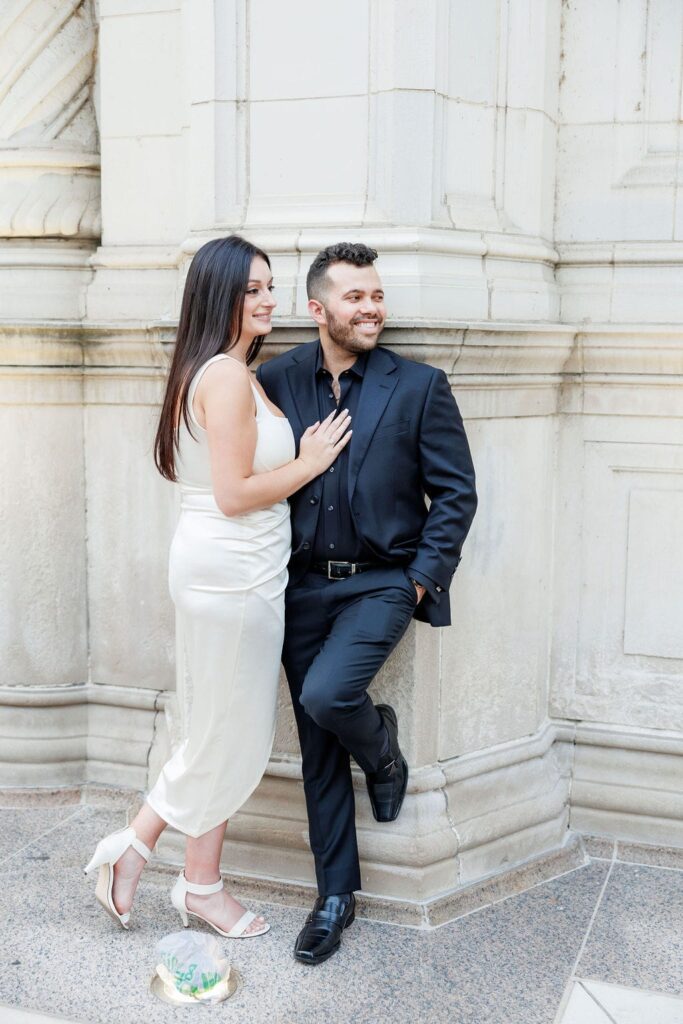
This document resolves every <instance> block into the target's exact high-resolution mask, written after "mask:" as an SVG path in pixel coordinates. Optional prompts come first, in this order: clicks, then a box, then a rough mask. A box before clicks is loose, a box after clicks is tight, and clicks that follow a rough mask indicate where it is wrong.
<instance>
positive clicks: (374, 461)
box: [258, 242, 476, 964]
mask: <svg viewBox="0 0 683 1024" xmlns="http://www.w3.org/2000/svg"><path fill="white" fill-rule="evenodd" d="M376 259H377V253H376V252H375V250H374V249H369V248H368V247H367V246H365V245H360V244H351V243H345V242H341V243H339V244H337V245H331V246H329V247H328V248H327V249H323V251H322V252H320V253H319V254H318V256H316V258H315V260H314V261H313V263H312V265H311V268H310V270H309V272H308V278H307V282H306V284H307V290H308V297H309V303H308V309H309V312H310V314H311V316H312V317H313V319H314V320H315V322H316V324H317V325H318V327H319V329H320V340H319V341H314V342H312V343H310V344H306V345H300V346H298V347H296V348H295V349H293V350H292V351H290V352H288V353H286V354H285V355H282V356H278V357H277V358H275V359H272V360H270V361H269V362H268V363H266V364H264V365H263V366H262V367H261V369H260V370H259V374H258V376H259V380H260V381H261V383H262V384H263V386H264V388H265V390H266V392H267V394H268V396H269V398H271V399H272V401H273V402H274V403H275V404H277V405H278V406H279V408H280V409H282V411H283V412H284V413H285V415H286V416H287V417H288V419H289V421H290V423H291V424H292V428H293V430H294V433H295V436H296V437H297V438H300V437H301V434H302V433H303V431H304V429H305V428H306V427H307V426H309V425H310V424H311V423H314V422H315V421H316V420H321V421H322V420H323V419H324V418H325V417H326V416H327V415H328V414H329V413H330V412H331V411H332V410H334V409H335V408H339V409H340V410H342V409H348V410H349V412H350V413H351V416H352V420H351V426H352V429H353V436H352V439H351V442H350V444H349V445H347V446H346V447H345V448H344V450H343V451H342V453H341V454H340V456H339V458H338V459H337V461H336V462H335V463H334V465H332V466H331V467H330V469H329V470H328V471H327V472H326V473H324V474H323V475H322V476H321V477H318V478H317V479H315V480H313V481H312V482H311V483H310V484H309V485H308V486H306V487H304V488H303V489H302V490H301V491H299V492H298V493H297V494H295V495H294V496H293V497H292V499H291V507H292V534H293V537H292V558H291V562H290V565H289V573H290V575H289V586H288V588H287V594H286V619H285V644H284V651H283V656H282V661H283V665H284V667H285V671H286V673H287V680H288V682H289V687H290V690H291V694H292V702H293V705H294V712H295V715H296V721H297V726H298V730H299V739H300V742H301V752H302V761H303V776H304V790H305V793H306V804H307V809H308V820H309V834H310V841H311V848H312V850H313V855H314V857H315V868H316V877H317V880H318V890H319V893H320V895H319V898H318V899H317V900H316V903H315V906H314V908H313V911H312V913H311V914H310V915H309V916H308V918H307V921H306V924H305V926H304V928H303V930H302V932H301V933H300V935H299V936H298V938H297V940H296V944H295V947H294V956H295V957H296V959H298V960H300V961H302V962H303V963H308V964H317V963H322V961H323V960H326V959H327V958H328V957H330V956H331V955H332V954H333V953H334V952H335V951H336V950H337V949H338V948H339V945H340V942H341V936H342V932H343V930H344V928H346V927H348V925H350V924H351V922H352V921H353V918H354V908H355V899H354V891H355V890H356V889H360V887H361V881H360V868H359V862H358V848H357V844H356V829H355V809H354V797H353V788H352V783H351V769H350V764H349V755H351V756H352V757H353V758H354V760H355V761H356V763H357V764H358V765H359V766H360V768H361V769H362V770H363V771H364V772H365V776H366V780H367V788H368V795H369V797H370V802H371V805H372V810H373V813H374V816H375V818H376V819H377V821H393V820H394V819H395V818H396V817H397V816H398V813H399V811H400V809H401V805H402V803H403V798H404V796H405V792H406V786H407V782H408V765H407V764H406V761H405V759H404V758H403V756H402V754H401V750H400V747H399V743H398V726H397V720H396V714H395V712H394V710H393V708H392V707H391V706H390V705H388V704H378V705H377V706H375V705H374V704H373V703H372V701H371V700H370V698H369V697H368V694H367V689H368V686H369V685H370V683H371V682H372V679H373V677H374V676H375V675H376V673H377V672H378V671H379V669H380V668H381V667H382V665H383V664H384V662H385V661H386V659H387V658H388V656H389V654H390V653H391V651H392V650H393V649H394V647H395V646H396V644H397V643H398V641H399V640H400V639H401V637H402V636H403V634H404V633H405V631H406V629H407V627H408V624H409V622H410V619H411V618H412V617H415V618H417V619H420V620H422V621H424V622H430V623H431V624H432V625H433V626H447V625H449V623H450V607H449V598H448V589H449V586H450V582H451V578H452V576H453V573H454V572H455V569H456V566H457V564H458V562H459V561H460V550H461V547H462V544H463V541H464V540H465V537H466V535H467V531H468V530H469V527H470V524H471V522H472V518H473V516H474V512H475V509H476V494H475V489H474V469H473V466H472V460H471V457H470V452H469V447H468V444H467V438H466V436H465V431H464V429H463V425H462V420H461V418H460V413H459V412H458V408H457V406H456V403H455V400H454V399H453V396H452V394H451V390H450V387H449V385H448V380H447V378H446V375H445V374H444V373H443V371H442V370H437V369H435V368H434V367H431V366H427V365H425V364H423V363H415V362H412V361H410V360H408V359H403V358H402V357H400V356H397V355H395V354H394V353H392V352H390V351H389V350H388V349H384V348H378V347H377V342H378V340H379V336H380V334H381V332H382V329H383V327H384V322H385V318H386V310H385V306H384V292H383V290H382V283H381V281H380V278H379V275H378V274H377V271H376V270H375V267H374V265H373V264H374V261H375V260H376ZM425 495H426V496H427V497H428V498H429V499H430V505H429V509H427V506H426V503H425Z"/></svg>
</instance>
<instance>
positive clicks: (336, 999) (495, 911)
mask: <svg viewBox="0 0 683 1024" xmlns="http://www.w3.org/2000/svg"><path fill="white" fill-rule="evenodd" d="M4 802H5V804H11V803H12V800H11V799H10V800H7V799H6V800H5V801H4ZM18 803H20V804H21V805H20V806H16V807H12V806H5V807H3V808H0V865H1V867H2V878H3V885H2V888H1V889H0V921H1V922H2V927H1V929H0V1024H47V1022H48V1021H54V1020H55V1019H57V1020H59V1019H63V1020H68V1021H71V1022H78V1024H167V1022H174V1021H176V1020H178V1019H184V1016H185V1015H186V1014H189V1013H198V1014H200V1015H202V1017H203V1018H206V1019H207V1021H212V1020H217V1019H219V1018H220V1019H221V1020H222V1019H227V1018H230V1019H231V1020H234V1021H239V1022H240V1024H263V1022H266V1021H267V1022H269V1024H309V1022H310V1024H313V1022H315V1024H318V1022H319V1021H321V1020H325V1021H329V1022H330V1024H346V1022H349V1024H384V1022H391V1024H408V1022H410V1024H415V1022H416V1021H425V1022H429V1024H441V1022H444V1024H446V1022H448V1024H455V1022H457V1024H641V1022H643V1021H647V1022H648V1024H683V998H681V997H683V853H682V854H681V855H680V856H679V855H678V854H677V853H676V852H667V851H664V850H657V849H656V848H654V847H651V848H642V847H637V846H628V845H627V844H620V845H619V847H617V848H615V847H614V844H612V843H611V842H605V841H602V840H589V841H587V850H588V853H589V854H590V858H591V859H590V862H589V863H587V864H586V865H584V866H583V867H580V868H577V869H575V870H573V871H570V872H568V873H567V874H564V875H561V876H559V877H557V878H554V879H551V880H550V881H546V882H543V883H541V884H539V885H536V886H535V887H533V888H531V889H529V890H527V891H526V892H523V893H521V894H519V895H516V896H511V897H509V898H508V899H504V900H501V901H500V902H498V903H495V904H494V905H493V906H489V907H486V908H484V909H482V910H479V911H477V912H474V913H471V914H469V915H468V916H466V917H461V918H459V919H458V920H456V921H454V922H452V923H450V924H445V925H443V926H441V927H439V928H434V929H431V930H427V929H417V928H412V927H405V926H399V925H391V924H383V923H379V922H377V921H372V920H363V919H357V920H356V922H355V923H354V925H353V926H352V927H351V928H350V929H349V931H348V932H347V933H346V936H345V939H344V944H343V948H342V950H341V952H340V953H338V954H337V955H336V956H334V957H333V958H332V959H331V960H329V961H328V962H327V963H326V964H324V965H321V966H320V967H317V968H307V967H305V966H303V965H301V964H298V963H296V962H295V961H294V960H293V959H292V957H291V947H292V943H293V941H294V938H295V936H296V934H297V932H298V930H299V928H300V927H301V924H302V921H303V917H304V909H303V908H298V907H292V906H281V905H276V904H259V905H256V904H254V903H253V902H251V901H245V902H246V903H247V905H248V906H250V909H254V910H256V909H258V910H263V911H264V912H265V913H266V914H267V916H268V918H269V920H270V922H271V925H272V928H271V931H270V932H269V933H268V935H266V936H264V937H262V938H258V939H254V940H249V941H244V942H232V943H230V942H227V941H226V943H225V945H226V947H227V948H228V949H229V951H230V953H231V954H232V957H233V963H234V966H235V967H236V968H237V969H238V970H239V972H240V974H241V975H242V977H243V984H242V986H241V987H240V989H239V990H238V992H237V994H236V995H235V996H234V997H233V998H232V999H230V1000H229V1001H228V1002H226V1003H223V1004H221V1005H219V1006H217V1007H214V1008H209V1007H202V1008H201V1010H199V1009H195V1008H190V1010H189V1011H188V1010H185V1009H184V1008H182V1009H177V1008H173V1007H170V1006H168V1005H166V1004H163V1003H161V1002H158V1001H157V1000H156V999H155V998H154V997H153V996H152V995H151V994H150V993H149V991H148V987H149V982H150V978H151V976H152V972H153V968H154V963H155V957H154V947H155V944H156V942H157V940H158V939H159V938H160V937H161V936H162V935H164V934H166V933H168V932H172V931H176V930H177V929H178V926H179V919H178V918H177V915H176V914H175V911H173V909H172V908H171V906H170V904H169V901H168V879H166V878H164V877H163V876H160V875H156V876H155V875H154V874H153V873H150V875H149V876H148V877H147V878H145V879H144V880H143V882H142V884H141V887H140V890H139V895H138V899H137V901H136V905H135V910H134V915H133V917H132V920H131V929H130V931H129V932H123V931H122V930H120V929H118V928H116V927H115V925H114V923H113V922H112V921H111V919H110V918H109V917H107V916H106V915H105V914H104V913H103V912H102V911H101V909H100V908H99V907H98V906H97V904H96V903H95V902H94V899H93V889H94V882H93V880H92V879H86V878H84V876H83V874H82V872H81V870H80V869H81V866H82V864H83V863H84V861H85V860H87V858H88V857H89V855H90V853H91V851H92V849H93V847H94V845H95V843H96V841H97V839H98V838H100V837H101V836H102V835H104V834H105V833H106V832H110V831H113V830H114V829H116V828H120V827H122V826H123V825H124V824H125V814H126V812H125V811H124V810H122V809H117V808H116V807H115V806H108V807H107V806H92V805H91V804H88V805H86V804H73V803H72V804H68V803H65V804H63V805H61V806H60V805H57V804H55V803H50V802H49V801H46V800H45V799H41V800H40V801H38V805H37V806H36V805H34V803H32V801H31V799H30V798H26V797H25V796H24V797H22V799H21V800H20V801H18Z"/></svg>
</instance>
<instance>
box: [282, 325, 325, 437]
mask: <svg viewBox="0 0 683 1024" xmlns="http://www.w3.org/2000/svg"><path fill="white" fill-rule="evenodd" d="M317 354H318V344H317V342H313V343H311V344H309V345H303V346H302V347H301V350H300V351H298V350H297V351H296V352H295V353H294V362H293V363H292V364H291V365H290V366H288V367H287V384H288V386H289V390H290V394H291V396H292V405H293V407H294V411H295V414H296V419H297V420H298V423H293V424H292V427H293V428H294V433H295V435H296V436H297V438H299V437H301V435H302V434H303V432H304V430H305V429H306V428H307V427H310V425H311V424H312V423H315V421H316V420H317V419H318V417H319V415H320V414H319V412H318V392H317V389H316V386H315V360H316V356H317ZM297 427H298V431H297V429H296V428H297Z"/></svg>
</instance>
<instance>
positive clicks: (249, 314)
mask: <svg viewBox="0 0 683 1024" xmlns="http://www.w3.org/2000/svg"><path fill="white" fill-rule="evenodd" d="M276 306H277V302H276V301H275V299H274V297H273V275H272V274H271V272H270V267H269V266H268V264H267V263H266V261H265V260H264V259H263V257H262V256H255V257H254V259H253V260H252V262H251V270H250V271H249V281H248V283H247V292H246V295H245V296H244V312H243V314H242V337H243V338H258V337H259V336H260V335H262V334H270V332H271V330H272V329H273V325H272V323H271V315H272V312H273V310H274V309H275V307H276Z"/></svg>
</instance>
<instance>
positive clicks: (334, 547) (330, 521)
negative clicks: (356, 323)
mask: <svg viewBox="0 0 683 1024" xmlns="http://www.w3.org/2000/svg"><path fill="white" fill-rule="evenodd" d="M366 362H367V355H366V354H365V353H363V354H361V355H359V356H358V359H357V360H356V362H355V363H354V364H353V366H352V367H350V369H348V370H344V372H343V373H341V374H340V375H339V387H340V391H341V395H340V399H339V405H338V406H337V400H336V398H335V397H334V392H333V390H332V374H331V373H330V372H329V370H326V369H325V367H324V365H323V351H322V347H321V346H320V344H319V345H318V355H317V359H316V364H315V386H316V391H317V396H318V415H319V417H320V420H321V422H322V420H324V419H325V418H326V417H327V416H329V414H330V413H331V412H332V411H334V410H336V409H337V408H338V409H339V411H340V412H341V410H342V409H348V411H349V412H350V414H351V427H352V428H353V417H354V415H355V413H356V410H357V408H358V400H359V398H360V392H361V388H362V387H363V374H364V373H365V365H366ZM351 443H352V442H349V444H347V445H346V447H345V448H344V449H343V450H342V452H341V453H340V454H339V456H338V457H337V459H336V461H335V462H333V463H332V465H331V466H330V468H329V469H328V470H327V471H326V472H325V473H323V474H322V478H321V482H322V494H321V497H320V504H321V509H320V515H319V517H318V526H317V529H316V531H315V536H314V538H313V561H314V562H328V561H329V562H372V561H377V558H376V556H374V555H373V554H372V552H371V551H368V549H367V547H366V546H365V545H364V544H363V542H362V541H361V539H360V538H359V536H358V534H357V533H356V530H355V527H354V524H353V517H352V515H351V507H350V505H349V488H348V479H349V448H350V445H351Z"/></svg>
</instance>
